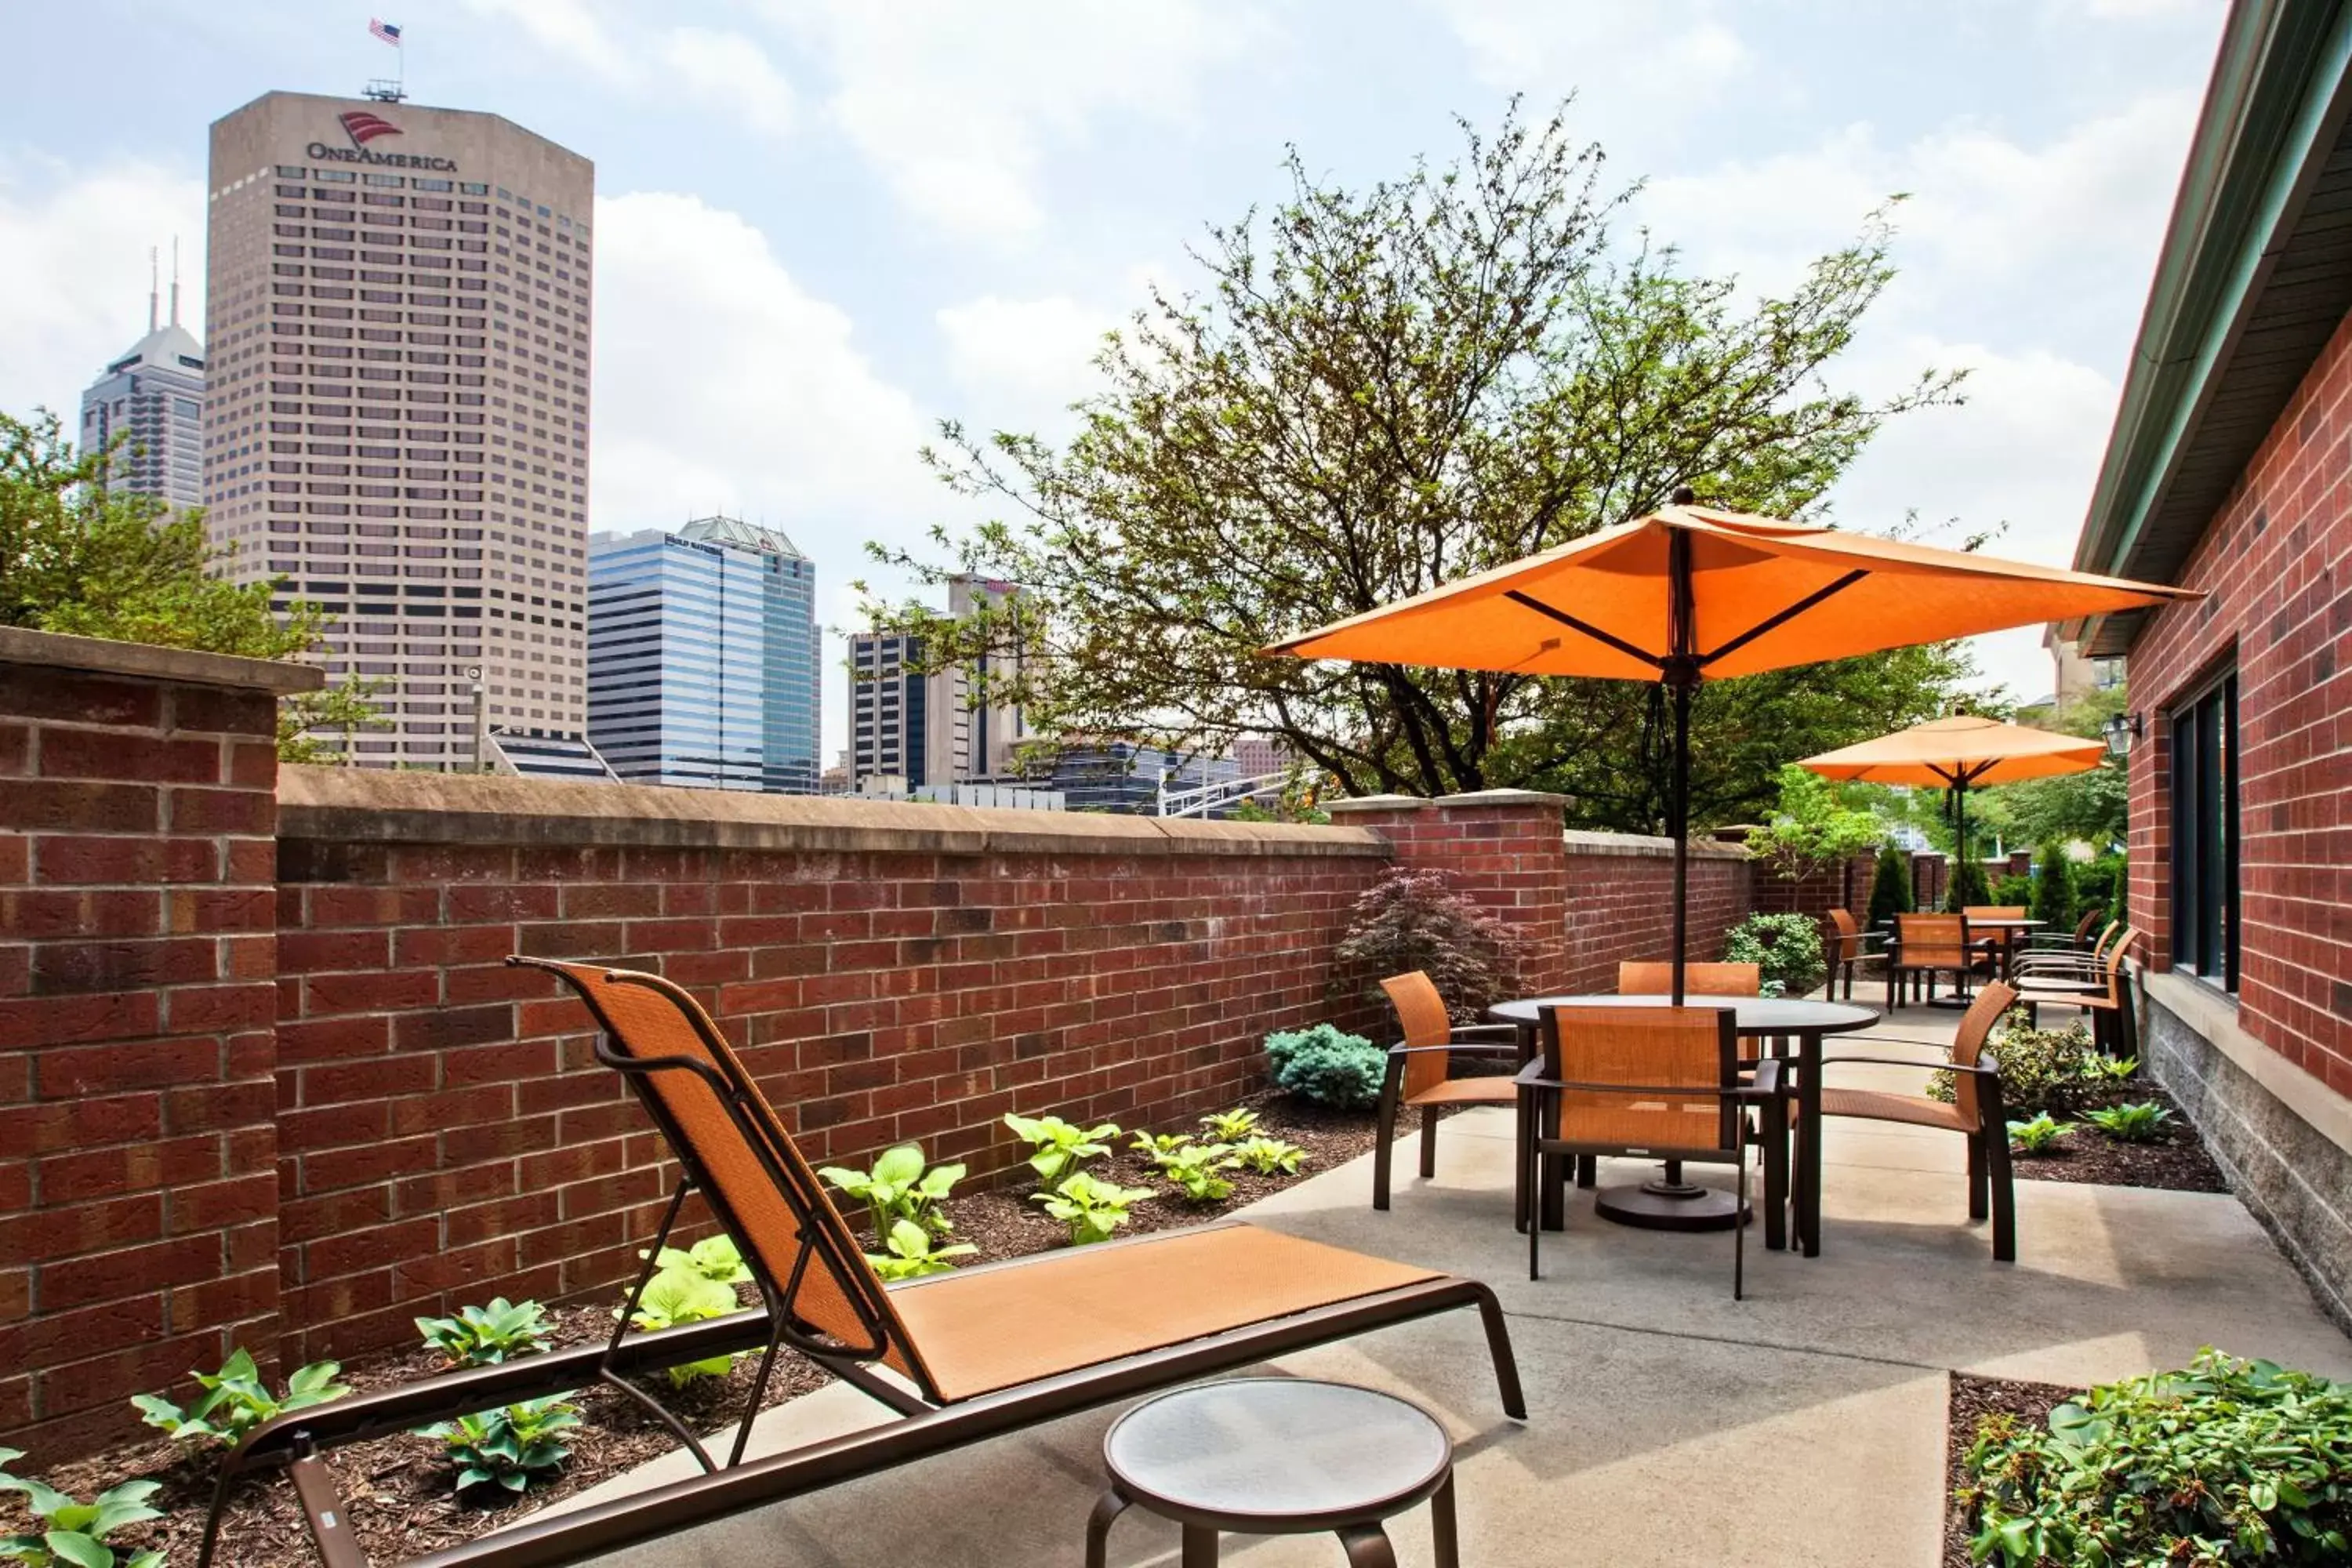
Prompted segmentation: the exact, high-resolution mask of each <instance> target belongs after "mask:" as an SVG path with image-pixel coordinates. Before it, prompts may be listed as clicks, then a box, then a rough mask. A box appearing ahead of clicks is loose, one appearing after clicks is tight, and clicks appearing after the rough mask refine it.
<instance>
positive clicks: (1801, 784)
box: [1748, 763, 1886, 882]
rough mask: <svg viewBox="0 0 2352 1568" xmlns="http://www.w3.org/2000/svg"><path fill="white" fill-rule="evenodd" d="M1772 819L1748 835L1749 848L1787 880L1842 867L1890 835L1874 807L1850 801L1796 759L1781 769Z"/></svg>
mask: <svg viewBox="0 0 2352 1568" xmlns="http://www.w3.org/2000/svg"><path fill="white" fill-rule="evenodd" d="M1778 784H1779V787H1780V804H1779V805H1777V806H1776V807H1775V808H1774V809H1773V812H1772V819H1771V820H1770V821H1769V822H1767V823H1766V824H1764V826H1761V827H1759V828H1758V829H1757V830H1756V831H1755V832H1753V833H1750V834H1749V835H1748V853H1749V854H1751V855H1753V856H1755V857H1756V858H1758V859H1759V860H1761V861H1762V862H1763V863H1764V865H1765V866H1766V867H1768V868H1769V869H1770V870H1771V872H1772V874H1773V875H1774V876H1776V877H1779V878H1780V879H1782V880H1783V881H1790V882H1794V881H1798V880H1800V879H1803V878H1805V877H1808V876H1810V875H1811V874H1812V873H1813V872H1815V871H1823V870H1828V869H1830V868H1832V867H1837V866H1843V865H1844V864H1846V863H1847V862H1849V861H1851V860H1852V859H1853V858H1854V857H1855V856H1856V855H1859V854H1861V853H1862V852H1863V851H1864V850H1865V849H1868V848H1870V847H1872V846H1874V845H1876V844H1882V843H1884V842H1885V839H1886V825H1885V823H1883V822H1881V821H1880V820H1879V819H1878V816H1877V815H1876V814H1875V813H1874V812H1868V811H1857V810H1855V809H1854V808H1853V807H1852V806H1850V805H1846V804H1845V803H1844V801H1843V798H1842V797H1841V796H1840V795H1839V794H1838V792H1837V790H1836V789H1835V788H1834V787H1833V786H1832V784H1830V781H1829V780H1827V779H1825V778H1823V777H1822V775H1821V774H1819V773H1815V772H1813V771H1812V769H1811V768H1807V767H1800V766H1799V765H1797V764H1796V763H1790V764H1789V765H1788V766H1786V767H1784V768H1782V769H1781V770H1780V776H1779V779H1778Z"/></svg>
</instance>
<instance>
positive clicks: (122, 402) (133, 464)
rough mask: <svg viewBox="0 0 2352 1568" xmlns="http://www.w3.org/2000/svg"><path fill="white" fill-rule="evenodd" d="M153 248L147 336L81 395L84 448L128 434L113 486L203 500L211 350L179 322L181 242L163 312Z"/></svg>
mask: <svg viewBox="0 0 2352 1568" xmlns="http://www.w3.org/2000/svg"><path fill="white" fill-rule="evenodd" d="M158 270H159V269H158V266H157V258H156V255H155V252H153V251H152V250H150V251H149V252H148V253H147V335H146V336H145V337H143V338H141V339H140V340H139V341H138V342H135V343H133V344H131V348H130V350H129V351H128V352H127V353H122V354H121V355H119V356H117V357H116V358H115V359H114V361H113V362H112V363H110V364H108V365H107V367H106V371H105V373H104V374H101V375H100V377H99V378H98V379H97V380H96V381H94V382H92V383H90V384H89V388H88V390H86V391H85V392H83V393H82V395H81V447H82V450H83V451H85V452H95V451H100V450H103V449H104V448H105V447H108V446H109V445H110V443H112V442H113V441H114V439H115V438H116V437H121V436H127V439H125V440H124V441H123V444H122V447H121V450H119V451H118V452H116V453H115V457H114V465H113V468H112V469H111V471H110V473H109V474H108V476H107V484H108V487H109V488H110V489H117V490H126V491H131V492H134V493H136V494H140V495H151V496H154V497H156V498H158V499H159V500H164V501H167V502H169V503H170V504H171V505H173V506H174V507H182V508H185V507H194V506H197V505H200V504H201V503H202V502H203V500H204V463H205V350H204V345H203V344H202V343H199V342H197V341H196V340H195V337H194V334H192V333H191V332H189V331H188V330H187V329H186V328H185V327H183V326H182V325H180V245H179V241H177V240H173V242H172V294H171V300H172V309H171V314H170V316H169V317H168V318H160V319H159V315H160V312H159V307H160V306H161V304H162V300H161V299H160V297H159V289H160V285H161V279H160V278H159V277H158V276H157V274H158Z"/></svg>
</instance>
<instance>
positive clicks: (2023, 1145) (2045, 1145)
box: [2009, 1110, 2074, 1154]
mask: <svg viewBox="0 0 2352 1568" xmlns="http://www.w3.org/2000/svg"><path fill="white" fill-rule="evenodd" d="M2072 1131H2074V1123H2073V1122H2071V1121H2059V1120H2058V1119H2057V1118H2055V1117H2053V1116H2052V1115H2051V1114H2050V1113H2049V1112H2048V1111H2046V1110H2045V1111H2043V1112H2042V1114H2041V1115H2039V1116H2037V1117H2035V1118H2034V1119H2033V1120H2032V1121H2012V1122H2011V1123H2010V1124H2009V1141H2010V1142H2012V1143H2014V1144H2016V1145H2017V1146H2018V1148H2020V1149H2021V1150H2023V1151H2024V1152H2026V1153H2028V1154H2039V1153H2042V1152H2044V1151H2046V1150H2048V1149H2049V1148H2051V1147H2052V1146H2053V1145H2054V1144H2055V1143H2056V1142H2058V1140H2059V1139H2061V1138H2063V1137H2064V1136H2066V1134H2067V1133H2069V1132H2072Z"/></svg>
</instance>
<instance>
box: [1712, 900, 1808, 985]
mask: <svg viewBox="0 0 2352 1568" xmlns="http://www.w3.org/2000/svg"><path fill="white" fill-rule="evenodd" d="M1723 956H1724V958H1725V959H1726V960H1727V961H1728V962H1730V963H1757V964H1761V965H1763V968H1764V982H1765V984H1766V985H1767V986H1768V987H1769V986H1771V985H1774V984H1778V985H1779V986H1780V990H1779V991H1778V992H1772V991H1769V990H1768V991H1767V993H1766V994H1768V995H1785V996H1802V995H1803V994H1805V993H1807V992H1809V991H1811V989H1812V988H1813V987H1814V986H1816V985H1819V984H1821V983H1822V975H1824V974H1827V973H1829V963H1828V961H1827V960H1826V959H1824V958H1823V957H1822V928H1821V925H1820V923H1819V922H1818V921H1815V920H1814V919H1813V917H1812V916H1811V915H1749V916H1748V918H1747V919H1746V920H1744V921H1740V922H1739V923H1738V925H1736V926H1734V927H1732V928H1731V934H1730V935H1729V936H1728V937H1727V938H1726V939H1725V941H1724V944H1723Z"/></svg>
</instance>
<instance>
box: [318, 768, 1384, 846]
mask: <svg viewBox="0 0 2352 1568" xmlns="http://www.w3.org/2000/svg"><path fill="white" fill-rule="evenodd" d="M278 837H279V838H280V839H289V838H292V839H318V840H324V841H328V842H337V843H351V844H509V845H534V846H547V845H562V846H574V847H576V846H581V845H613V846H625V847H653V848H666V849H688V848H691V849H763V850H794V851H803V852H810V851H816V852H826V853H836V854H838V853H851V852H866V853H885V854H919V855H982V854H997V855H1154V856H1160V855H1242V856H1258V857H1266V858H1276V857H1293V856H1329V857H1339V858H1387V856H1388V855H1389V853H1390V847H1389V843H1388V840H1387V839H1385V838H1383V837H1381V836H1380V835H1379V834H1377V833H1373V832H1370V830H1368V829H1365V828H1360V827H1318V826H1305V825H1297V824H1291V823H1267V822H1195V821H1192V820H1191V819H1189V818H1165V819H1163V818H1160V817H1152V816H1110V815H1107V814H1097V813H1091V812H1058V811H1054V812H1047V811H1000V810H988V809H982V808H978V807H973V806H961V805H929V804H927V803H919V802H913V801H867V800H855V799H844V798H838V797H829V796H817V795H755V794H752V793H751V792H749V791H740V790H699V789H661V788H654V787H651V786H648V785H643V784H557V783H552V782H551V781H548V780H543V779H527V778H511V777H503V776H499V775H496V774H482V773H382V772H374V771H371V770H368V769H362V768H310V767H287V768H283V769H281V770H279V773H278Z"/></svg>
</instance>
